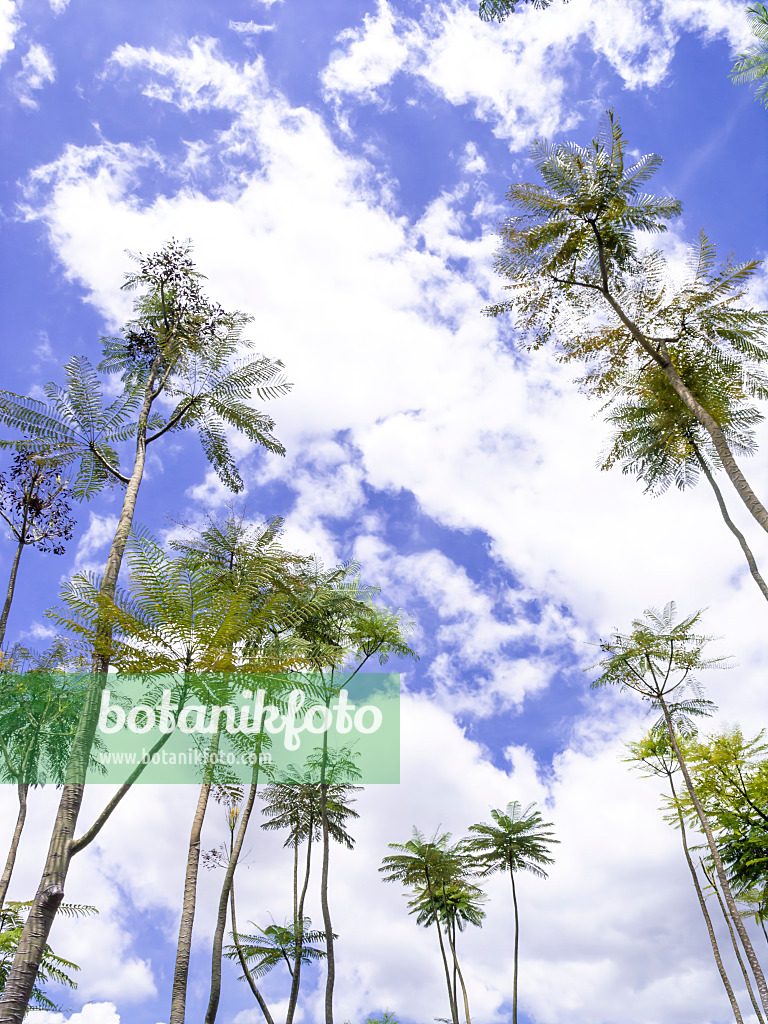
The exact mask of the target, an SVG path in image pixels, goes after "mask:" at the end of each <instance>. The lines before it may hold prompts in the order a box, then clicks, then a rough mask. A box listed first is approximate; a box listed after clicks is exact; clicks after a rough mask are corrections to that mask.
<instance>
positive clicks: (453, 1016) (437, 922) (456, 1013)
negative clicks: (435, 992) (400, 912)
mask: <svg viewBox="0 0 768 1024" xmlns="http://www.w3.org/2000/svg"><path fill="white" fill-rule="evenodd" d="M424 877H425V879H426V883H427V893H428V894H429V903H430V906H431V908H432V917H433V918H434V921H435V928H437V939H438V942H439V943H440V955H441V956H442V958H443V967H444V968H445V983H446V985H447V986H448V1002H449V1004H450V1007H451V1020H452V1021H453V1024H459V1011H458V1009H457V1008H456V1000H455V998H454V995H453V988H452V986H451V972H450V970H449V969H448V957H447V956H446V955H445V944H444V943H443V931H442V928H441V927H440V919H439V917H438V913H437V907H436V905H435V897H434V893H433V892H432V882H431V880H430V877H429V870H428V869H425V871H424Z"/></svg>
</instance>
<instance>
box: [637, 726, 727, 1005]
mask: <svg viewBox="0 0 768 1024" xmlns="http://www.w3.org/2000/svg"><path fill="white" fill-rule="evenodd" d="M680 742H681V737H678V744H679V743H680ZM628 748H629V751H630V754H631V757H630V758H629V760H630V762H631V763H633V764H634V765H635V766H642V768H643V770H644V771H645V772H646V773H647V774H650V775H655V776H661V777H663V778H665V779H666V780H667V782H668V783H669V788H670V792H671V795H672V801H673V806H674V810H675V814H676V818H677V825H678V828H679V829H680V838H681V841H682V844H683V853H684V854H685V862H686V864H687V865H688V871H689V872H690V875H691V881H692V882H693V887H694V889H695V890H696V898H697V899H698V901H699V907H700V909H701V914H702V917H703V918H704V923H705V925H706V927H707V935H708V936H709V943H710V945H711V946H712V955H713V956H714V958H715V964H716V966H717V971H718V974H719V975H720V980H721V981H722V983H723V988H724V989H725V992H726V995H727V996H728V1002H729V1003H730V1004H731V1010H732V1011H733V1016H734V1019H735V1020H736V1022H737V1024H741V1022H743V1017H742V1016H741V1010H740V1009H739V1004H738V1002H737V1001H736V996H735V994H734V991H733V986H732V985H731V980H730V978H729V977H728V973H727V971H726V969H725V965H724V964H723V958H722V955H721V953H720V947H719V946H718V944H717V937H716V936H715V929H714V927H713V925H712V918H711V917H710V916H709V911H708V910H707V901H706V899H705V898H704V893H703V892H702V889H701V883H700V882H699V877H698V875H697V874H696V867H695V865H694V863H693V860H692V858H691V853H690V849H689V846H688V834H687V832H686V828H685V818H684V817H683V812H682V810H681V808H680V805H679V803H678V799H677V789H676V788H675V781H674V778H673V776H674V775H675V773H676V772H678V771H680V765H679V764H678V761H677V758H676V757H675V752H674V750H673V749H672V745H671V744H670V742H669V737H668V736H667V734H666V733H665V732H664V733H662V732H658V731H656V732H653V731H651V732H650V733H648V735H647V736H644V737H643V739H642V740H641V741H640V742H639V743H630V744H628Z"/></svg>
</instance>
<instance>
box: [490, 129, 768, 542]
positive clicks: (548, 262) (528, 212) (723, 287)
mask: <svg viewBox="0 0 768 1024" xmlns="http://www.w3.org/2000/svg"><path fill="white" fill-rule="evenodd" d="M626 150H627V143H626V140H625V139H624V136H623V133H622V131H621V126H620V125H619V122H618V120H617V119H616V118H615V117H614V115H613V111H609V112H608V114H607V117H606V120H605V122H604V124H603V127H602V129H601V132H600V134H599V135H598V136H597V137H596V138H594V139H593V140H592V143H591V145H590V146H589V147H583V146H579V145H576V144H575V143H565V144H563V145H552V146H550V145H548V144H547V143H546V142H537V143H535V144H534V146H533V149H532V154H531V156H532V161H533V163H534V165H535V166H536V167H537V169H538V170H539V173H540V174H541V177H542V179H543V181H544V184H543V185H539V184H532V183H524V184H515V185H512V186H511V187H510V189H509V192H508V193H507V198H508V200H509V201H510V202H512V203H514V204H515V206H516V207H517V209H518V211H519V213H518V214H517V215H515V216H514V217H512V218H510V219H509V220H507V221H505V222H504V224H502V226H501V227H500V229H499V234H500V236H501V239H502V244H501V248H500V249H499V251H498V253H497V256H496V261H495V267H496V270H497V272H498V273H499V274H501V275H502V276H503V277H506V278H507V279H508V281H509V284H508V285H506V286H505V287H506V289H507V290H510V291H511V292H512V297H511V298H510V299H508V300H505V301H503V302H500V303H497V304H495V305H493V306H490V307H489V308H488V309H487V310H486V313H487V314H488V315H491V316H498V315H500V314H502V313H504V312H506V311H512V312H514V313H515V315H516V320H517V325H518V327H520V328H521V330H522V331H523V332H524V334H525V335H526V336H529V337H531V341H530V347H537V346H540V345H543V344H545V343H547V342H550V341H553V342H556V344H557V347H558V351H559V355H560V357H561V359H563V360H564V361H574V360H579V361H581V362H582V363H583V364H584V366H585V368H586V373H585V375H584V376H583V377H582V378H581V382H582V384H583V385H584V386H585V387H586V388H588V389H589V390H591V391H592V392H593V393H595V394H597V395H600V396H603V397H606V396H607V397H608V398H609V399H610V397H611V396H612V395H613V394H614V393H615V392H616V390H617V389H619V390H620V389H621V388H622V386H623V385H626V384H627V382H628V381H633V380H635V379H636V377H637V375H638V374H641V373H642V372H643V371H644V368H648V367H657V368H658V370H660V371H661V372H662V373H663V374H664V375H665V376H666V378H667V380H668V382H669V385H670V387H671V389H672V390H673V391H674V393H675V394H676V395H677V397H678V398H679V399H680V401H681V402H682V403H683V405H684V406H685V408H686V409H687V410H688V411H689V412H690V414H691V415H692V417H693V418H694V419H695V420H696V422H697V423H698V424H700V425H701V427H702V428H703V429H704V431H706V434H707V435H708V437H709V439H710V440H711V444H712V447H713V448H714V451H715V452H716V453H717V457H718V459H719V463H720V465H722V467H723V469H724V470H725V472H726V474H727V475H728V477H729V479H730V480H731V482H732V484H733V485H734V487H735V488H736V491H737V493H738V494H739V497H740V498H741V499H742V501H743V502H744V504H745V505H746V507H747V508H748V509H749V511H750V513H751V514H752V516H753V517H754V518H755V520H756V521H757V522H758V523H759V524H760V526H761V527H762V528H763V529H764V530H766V531H768V509H766V507H765V506H764V505H763V503H762V502H761V501H760V500H759V498H758V497H757V495H756V494H755V492H754V491H753V490H752V488H751V486H750V485H749V483H748V481H747V479H746V477H745V476H744V474H743V472H742V470H741V467H740V466H739V464H738V462H737V461H736V458H735V457H734V453H733V450H732V448H731V445H730V444H729V441H728V437H727V435H726V433H725V431H724V430H723V425H722V424H721V423H720V422H719V421H718V418H717V410H716V409H712V408H708V407H707V406H706V405H705V404H704V402H703V401H702V400H701V398H700V397H699V396H698V395H697V394H696V392H695V390H694V389H693V388H692V387H691V386H690V385H689V383H688V380H687V379H686V365H693V366H696V365H698V364H699V363H700V362H701V361H702V360H703V361H704V362H705V364H706V365H707V367H708V369H709V372H710V379H709V393H710V394H711V393H712V392H713V391H717V390H719V389H726V390H727V388H728V386H729V385H730V382H731V380H732V377H733V373H734V372H738V373H739V374H740V375H741V380H742V388H743V391H744V393H745V395H746V396H747V397H758V398H764V397H766V395H768V390H767V389H766V383H765V377H764V375H763V374H762V372H761V371H760V366H759V364H760V363H762V362H764V361H765V360H766V359H768V344H767V343H766V330H767V329H768V312H766V311H756V310H753V309H749V308H746V307H742V306H740V305H739V304H738V303H739V300H740V299H741V298H742V297H743V294H744V289H745V287H746V285H747V283H748V281H749V278H750V277H751V276H752V275H753V274H754V273H755V271H756V270H757V267H758V266H759V264H758V262H757V261H754V260H753V261H750V262H748V263H743V264H738V265H735V264H733V263H732V262H731V261H730V260H729V261H726V263H725V264H723V266H722V267H721V268H720V269H719V270H715V269H714V262H715V253H714V248H713V246H712V245H710V243H709V242H708V240H707V238H706V236H704V235H703V234H702V235H701V237H700V243H699V247H698V250H697V251H696V252H695V253H694V255H693V257H692V261H691V267H690V272H689V275H688V278H687V280H686V281H685V282H684V283H683V284H682V285H676V284H675V283H674V281H673V279H672V277H671V275H670V273H669V272H668V267H667V262H666V260H665V259H664V257H663V256H662V254H661V253H660V252H658V251H648V252H644V253H641V252H640V251H639V250H638V240H637V232H638V231H643V232H646V233H654V232H663V231H665V230H666V229H667V222H668V221H670V220H671V219H673V218H674V217H677V216H678V215H679V214H680V212H681V210H682V205H681V203H680V202H679V200H677V199H673V198H669V197H658V196H653V195H648V194H645V193H644V192H642V191H641V189H642V187H643V186H644V185H645V183H646V181H647V180H648V179H649V178H650V177H652V175H653V174H654V173H655V171H656V170H657V169H658V168H659V166H660V164H661V157H659V156H657V155H646V156H643V157H642V158H641V159H640V160H638V161H637V162H635V163H634V164H632V165H630V166H627V163H626V161H625V154H626ZM596 307H597V313H598V315H597V316H596V315H595V312H596ZM734 367H736V368H737V370H736V371H734V369H733V368H734Z"/></svg>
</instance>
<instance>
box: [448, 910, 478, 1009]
mask: <svg viewBox="0 0 768 1024" xmlns="http://www.w3.org/2000/svg"><path fill="white" fill-rule="evenodd" d="M445 932H446V935H447V936H448V945H449V946H450V950H451V956H452V957H453V970H454V974H458V976H459V984H460V985H461V994H462V997H463V1000H464V1016H465V1018H466V1024H472V1021H471V1019H470V1016H469V999H468V997H467V988H466V985H465V984H464V975H463V974H462V973H461V967H459V958H458V957H457V956H456V942H455V936H454V937H451V925H450V922H449V923H448V924H447V926H446V929H445ZM453 1001H454V1005H455V1006H456V1016H457V1017H458V1015H459V1012H458V1002H459V1001H458V998H457V994H456V988H455V982H454V995H453Z"/></svg>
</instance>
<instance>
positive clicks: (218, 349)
mask: <svg viewBox="0 0 768 1024" xmlns="http://www.w3.org/2000/svg"><path fill="white" fill-rule="evenodd" d="M190 251H191V247H190V246H189V245H179V244H178V243H176V242H170V243H169V244H167V245H166V246H165V247H164V248H163V249H161V250H160V251H159V252H157V253H154V254H152V255H149V256H144V257H137V262H138V270H137V272H136V273H134V274H129V275H128V276H127V278H126V281H125V284H124V286H123V287H124V288H127V289H129V290H134V291H135V290H140V289H143V291H142V292H141V293H140V294H139V295H138V297H137V299H136V301H135V304H134V318H133V319H132V320H131V321H130V322H129V323H128V324H127V325H126V327H125V328H124V330H123V333H122V336H120V337H116V338H106V339H104V341H103V353H104V358H103V360H102V361H101V363H100V364H99V370H100V371H102V372H103V373H106V374H115V373H117V374H120V379H121V381H122V383H123V392H122V394H120V395H119V396H118V397H117V398H116V399H115V400H114V401H113V402H112V403H111V404H110V405H109V406H106V407H105V405H104V402H103V399H102V382H101V379H100V377H99V375H98V373H97V372H96V371H95V370H94V369H93V367H92V366H91V365H90V363H89V362H88V361H87V360H85V359H77V358H75V359H72V360H70V361H69V363H67V365H66V367H65V374H66V378H67V387H65V388H61V387H57V386H56V385H53V384H49V385H47V386H46V388H45V393H46V396H47V398H48V404H47V405H46V404H45V403H42V402H38V401H36V400H35V399H31V398H24V397H22V396H19V395H15V394H12V393H10V392H7V391H3V392H0V420H2V421H3V422H5V423H6V424H7V425H9V426H10V427H12V428H14V429H16V430H18V431H19V432H21V433H23V434H24V435H25V436H24V437H23V438H22V439H21V440H17V441H4V442H2V444H3V446H5V447H14V448H16V450H17V451H21V452H26V453H28V454H30V455H33V456H35V457H37V458H38V459H41V460H46V461H50V462H52V463H55V464H56V465H58V466H60V467H62V469H63V468H64V467H65V466H67V465H70V464H73V463H76V464H77V466H78V468H77V473H76V476H75V480H74V483H73V485H72V493H73V495H74V497H76V498H81V499H82V498H90V497H91V496H92V495H94V494H95V493H97V492H98V491H99V490H100V489H101V488H102V487H104V486H105V485H107V484H108V483H113V484H119V485H122V486H125V494H124V497H123V503H122V508H121V510H120V515H119V517H118V524H117V528H116V531H115V535H114V539H113V541H112V545H111V547H110V551H109V555H108V557H107V562H106V566H105V570H104V574H103V576H102V577H101V581H100V588H99V592H100V596H101V597H102V598H103V599H104V601H105V602H108V601H109V600H111V599H112V598H113V597H114V595H115V590H116V587H117V578H118V574H119V572H120V565H121V563H122V559H123V553H124V551H125V546H126V543H127V541H128V536H129V534H130V531H131V526H132V523H133V516H134V511H135V508H136V500H137V497H138V493H139V488H140V485H141V482H142V479H143V475H144V466H145V463H146V455H147V447H148V446H149V445H151V444H154V443H155V442H156V441H159V440H160V439H161V438H162V437H165V436H166V435H167V434H172V433H177V432H179V431H181V430H184V429H187V428H192V427H194V428H196V429H197V432H198V437H199V439H200V443H201V445H202V448H203V451H204V453H205V455H206V457H207V459H208V460H209V462H210V463H211V464H212V466H213V467H214V469H215V470H216V472H217V473H218V475H219V477H220V478H221V480H222V481H223V482H224V483H225V484H226V485H227V486H228V487H231V488H232V489H233V490H239V489H240V488H241V487H242V480H241V478H240V475H239V473H238V471H237V467H236V465H235V462H234V459H233V457H232V454H231V452H230V450H229V447H228V443H227V439H226V427H234V428H235V429H237V430H240V431H242V432H243V433H244V434H245V435H246V437H247V438H248V439H249V440H251V441H252V442H253V443H254V444H257V445H260V446H262V447H264V448H266V449H267V450H269V451H272V452H276V453H282V451H283V449H282V446H281V445H280V444H279V442H278V441H276V440H275V438H274V437H273V435H272V432H271V431H272V428H273V422H272V420H271V419H270V417H269V416H267V415H265V414H264V413H261V412H258V411H257V410H255V409H253V408H252V407H251V405H250V404H249V402H250V401H251V400H252V398H253V396H254V395H255V396H256V397H258V399H259V400H264V399H268V398H272V397H275V396H276V395H279V394H281V393H283V392H285V390H286V388H287V385H286V384H285V382H284V381H283V379H282V376H281V372H280V371H281V370H282V364H281V363H279V362H273V361H271V360H269V359H266V358H265V357H263V356H258V357H255V358H247V357H246V358H240V359H237V358H236V355H237V353H238V352H241V351H244V350H248V348H249V347H250V343H248V342H246V341H245V340H244V339H243V338H242V331H243V329H244V327H245V325H246V324H247V323H248V322H249V320H250V317H248V316H245V315H244V314H242V313H239V312H234V313H227V312H225V311H224V310H223V309H222V308H221V307H220V306H218V305H215V304H213V303H211V302H210V301H209V300H208V299H207V298H206V296H205V295H204V294H203V292H202V289H201V287H200V280H201V278H202V275H201V274H200V272H199V271H197V270H196V269H195V267H194V264H193V262H192V260H191V257H190ZM165 399H170V401H171V405H172V408H171V409H170V410H169V411H167V412H163V413H160V412H157V411H155V410H156V408H159V407H161V406H160V404H159V400H165ZM131 438H134V439H135V446H136V447H135V454H134V457H133V464H132V468H131V469H130V470H127V471H123V470H121V469H120V467H119V460H118V455H117V452H116V450H115V447H114V445H115V444H119V443H121V442H125V441H128V440H130V439H131ZM100 632H101V640H100V642H99V643H98V644H97V645H96V647H95V648H94V654H93V659H92V675H91V683H90V687H89V691H88V696H87V699H86V702H85V704H84V707H83V713H82V716H81V718H80V722H79V724H78V730H77V733H76V735H75V739H74V743H73V751H72V759H71V764H70V772H69V775H68V778H67V784H66V785H65V786H64V788H63V790H62V796H61V800H60V803H59V811H58V813H57V816H56V821H55V824H54V828H53V833H52V836H51V842H50V847H49V851H48V856H47V859H46V864H45V868H44V871H43V876H42V878H41V881H40V885H39V887H38V891H37V894H36V896H35V901H34V904H33V907H32V909H31V910H30V913H29V915H28V917H27V920H26V923H25V927H24V931H23V934H22V936H21V940H20V942H19V947H18V951H17V954H16V959H15V961H14V965H13V968H12V969H11V972H10V975H9V977H8V981H7V984H6V986H5V990H4V992H3V995H2V998H1V999H0V1020H2V1021H3V1024H21V1020H22V1017H23V1015H24V1012H25V1009H26V1006H27V1004H28V1002H29V998H30V996H31V993H32V988H33V986H34V983H35V976H36V974H37V971H38V968H39V966H40V963H41V959H42V956H43V950H44V947H45V942H46V939H47V936H48V933H49V931H50V928H51V924H52V923H53V918H54V916H55V914H56V910H57V908H58V905H59V904H60V903H61V900H62V898H63V895H64V884H65V881H66V877H67V871H68V869H69V861H70V856H71V843H72V840H73V839H74V831H75V828H76V825H77V818H78V814H79V811H80V806H81V803H82V798H83V780H84V778H85V770H86V767H87V764H88V759H89V756H90V749H91V746H92V744H93V740H94V735H95V729H96V721H97V716H98V707H99V702H100V699H101V691H102V689H103V688H104V685H105V678H106V670H107V667H108V663H109V654H110V647H109V636H108V627H107V625H106V623H105V624H104V625H103V627H102V628H101V631H100Z"/></svg>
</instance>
